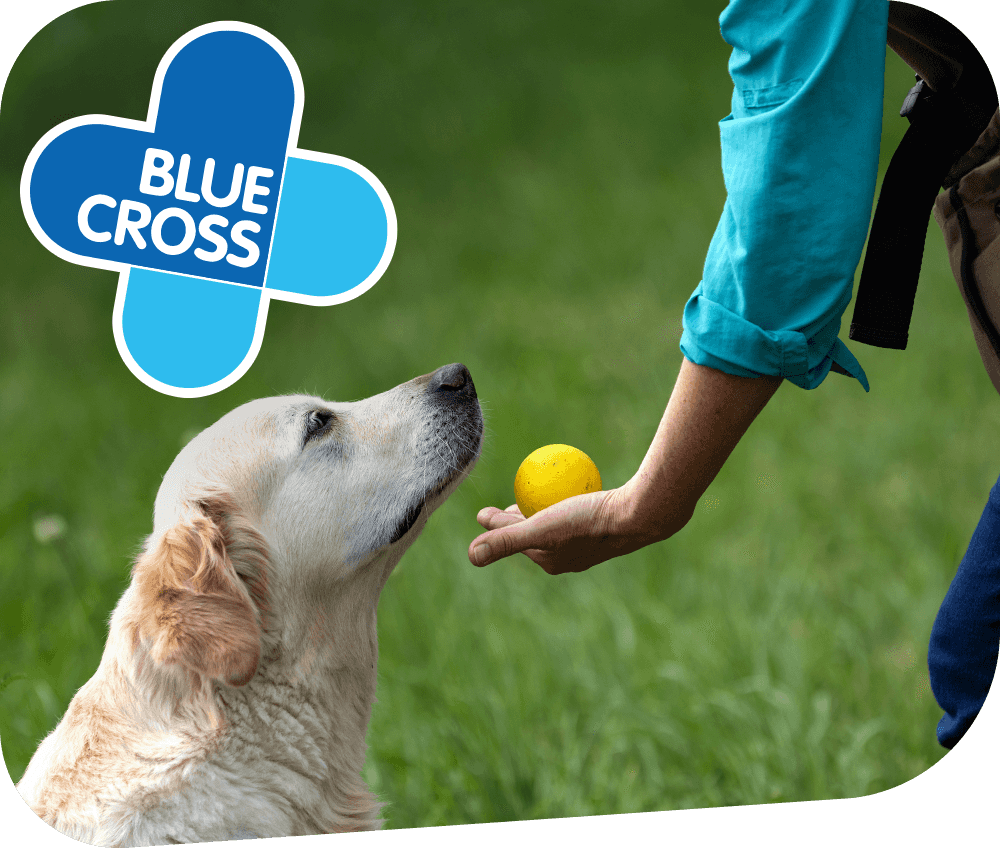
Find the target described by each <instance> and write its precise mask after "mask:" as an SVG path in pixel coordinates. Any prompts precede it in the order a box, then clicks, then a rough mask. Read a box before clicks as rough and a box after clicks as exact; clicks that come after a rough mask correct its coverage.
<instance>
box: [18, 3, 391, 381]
mask: <svg viewBox="0 0 1000 850" xmlns="http://www.w3.org/2000/svg"><path fill="white" fill-rule="evenodd" d="M211 32H244V33H247V34H248V35H253V36H256V37H257V38H259V39H261V40H262V41H265V42H266V43H267V44H269V45H270V46H271V47H272V48H274V50H275V51H276V52H277V53H278V55H279V56H281V58H282V59H283V60H284V62H285V65H286V66H287V67H288V71H289V73H290V74H291V77H292V85H293V87H294V90H295V104H294V106H293V108H292V120H291V125H290V126H289V130H288V147H287V149H286V151H285V162H286V165H287V161H288V157H297V158H299V159H309V160H314V161H316V162H324V163H328V164H330V165H339V166H341V167H342V168H347V169H349V170H351V171H353V172H354V173H355V174H357V175H358V176H360V177H361V178H362V179H364V180H365V181H366V182H367V183H368V184H369V185H370V186H371V187H372V188H373V189H374V190H375V192H376V194H378V196H379V199H380V200H381V201H382V207H383V209H384V210H385V218H386V245H385V250H384V251H383V253H382V258H381V259H380V260H379V263H378V265H377V266H376V267H375V270H374V271H373V272H372V273H371V274H370V275H368V277H367V278H365V279H364V280H363V281H362V282H361V283H359V284H357V285H356V286H354V287H353V288H351V289H349V290H347V291H346V292H340V293H337V294H335V295H328V296H318V295H302V294H300V293H297V292H286V291H283V290H275V289H269V288H268V287H267V271H268V269H269V268H270V263H271V248H272V246H273V242H274V232H275V230H276V229H277V222H278V214H279V212H280V211H281V190H282V188H283V186H284V177H282V186H279V187H278V201H277V207H276V208H275V214H274V223H275V225H274V227H272V229H271V243H270V244H269V245H268V251H267V266H266V267H265V270H264V284H263V286H261V287H259V288H260V290H261V300H260V306H259V309H258V313H257V326H256V328H255V329H254V336H253V342H251V344H250V350H249V351H248V352H247V354H246V357H244V358H243V361H242V362H241V363H240V365H239V366H237V367H236V369H235V370H233V371H232V372H231V373H230V374H229V375H227V376H226V377H225V378H223V379H222V380H220V381H216V382H215V383H214V384H208V385H207V386H204V387H193V388H189V387H172V386H170V385H169V384H164V383H163V382H162V381H158V380H157V379H156V378H154V377H152V376H151V375H149V374H148V373H147V372H146V371H145V370H143V368H142V367H141V366H139V364H138V363H137V362H136V361H135V358H134V357H133V356H132V353H131V352H130V351H129V350H128V346H127V345H126V344H125V336H124V332H123V330H122V313H123V311H124V309H125V294H126V291H127V289H128V277H129V271H130V270H131V269H132V268H139V267H138V266H132V265H128V264H125V263H116V262H113V261H111V260H102V259H97V258H94V257H84V256H81V255H79V254H74V253H73V252H72V251H67V250H66V249H65V248H62V247H60V246H59V245H57V244H56V243H55V242H54V241H52V239H50V238H49V236H48V234H46V233H45V231H44V230H42V228H41V226H40V225H39V224H38V220H37V219H36V218H35V213H34V210H33V209H32V208H31V198H30V194H29V189H30V186H31V174H32V171H33V170H34V167H35V163H36V162H37V160H38V157H39V156H40V155H41V153H42V151H43V150H45V148H46V147H47V146H48V145H49V143H50V142H52V141H53V140H54V139H55V138H56V137H58V136H61V135H62V134H63V133H65V132H67V131H69V130H72V129H73V128H74V127H81V126H84V125H88V124H105V125H109V126H112V127H122V128H124V129H128V130H140V131H142V132H145V133H152V132H154V131H155V130H156V114H157V111H158V109H159V105H160V91H161V88H162V86H163V78H164V76H165V75H166V72H167V68H168V67H170V63H171V62H172V61H173V59H174V57H175V56H176V55H177V54H178V53H179V52H180V51H181V49H182V48H183V47H185V46H186V45H187V44H189V43H190V42H192V41H194V40H195V39H196V38H198V37H199V36H202V35H206V34H207V33H211ZM304 105H305V88H304V86H303V85H302V75H301V73H300V72H299V66H298V65H297V64H296V62H295V59H294V58H293V57H292V54H291V53H290V52H289V51H288V48H287V47H285V45H283V44H282V43H281V42H280V41H278V39H276V38H275V37H274V36H273V35H271V33H269V32H267V31H266V30H263V29H261V28H260V27H255V26H253V25H252V24H245V23H243V22H241V21H216V22H215V23H211V24H205V25H203V26H200V27H196V28H195V29H193V30H191V31H190V32H188V33H185V34H184V35H183V36H181V37H180V38H179V39H177V41H175V42H174V43H173V44H172V45H170V48H169V49H168V50H167V52H166V53H164V54H163V58H162V59H161V60H160V64H159V65H158V66H157V68H156V76H155V77H154V78H153V88H152V91H151V93H150V97H149V112H148V113H147V117H146V120H145V121H135V120H132V119H129V118H118V117H116V116H112V115H81V116H78V117H76V118H70V119H69V120H68V121H63V122H62V123H61V124H58V125H56V126H55V127H53V128H52V129H51V130H49V131H48V132H47V133H46V134H45V135H44V136H42V138H41V139H39V140H38V142H37V143H36V144H35V146H34V147H33V148H32V149H31V153H30V154H28V159H27V160H26V161H25V164H24V170H23V171H22V172H21V208H22V209H23V211H24V216H25V218H26V219H27V222H28V227H30V228H31V232H32V233H34V234H35V237H36V238H37V239H38V241H39V242H41V243H42V244H43V245H44V246H45V247H46V248H48V250H49V251H51V252H52V253H53V254H55V255H56V256H57V257H60V258H62V259H63V260H66V261H67V262H70V263H74V264H76V265H80V266H90V267H91V268H96V269H106V270H108V271H116V272H118V291H117V293H116V294H115V307H114V314H113V319H112V324H113V328H114V335H115V343H116V345H117V346H118V353H119V354H120V355H121V358H122V360H123V361H124V362H125V365H126V366H128V368H129V370H130V371H131V372H132V374H133V375H135V376H136V377H137V378H138V379H139V380H140V381H142V382H143V383H144V384H145V385H146V386H147V387H150V388H151V389H154V390H156V391H158V392H161V393H164V394H165V395H170V396H174V397H176V398H201V397H202V396H207V395H212V394H213V393H217V392H219V391H220V390H224V389H226V387H229V386H232V385H233V384H234V383H236V381H238V380H239V379H240V378H242V377H243V375H245V374H246V372H247V370H248V369H249V368H250V367H251V366H252V365H253V362H254V360H256V359H257V354H258V353H259V352H260V346H261V343H262V342H263V340H264V328H265V325H266V323H267V310H268V305H269V303H270V300H271V299H272V298H275V299H277V300H279V301H291V302H294V303H297V304H310V305H313V306H317V307H327V306H330V305H332V304H343V303H344V302H345V301H350V300H352V299H354V298H357V297H358V296H359V295H362V294H364V293H365V292H367V291H368V290H369V289H371V288H372V287H373V286H374V285H375V284H376V283H377V282H378V280H379V278H381V277H382V275H383V273H384V272H385V270H386V269H387V268H388V267H389V263H390V261H391V260H392V255H393V252H394V251H395V250H396V210H395V208H394V207H393V205H392V200H391V199H390V198H389V193H388V192H387V191H386V188H385V186H383V185H382V183H381V181H380V180H379V179H378V178H377V177H376V176H375V175H374V174H372V173H371V172H370V171H369V170H368V169H367V168H365V167H364V166H363V165H361V164H360V163H357V162H354V160H351V159H347V158H345V157H342V156H335V155H334V154H328V153H321V152H319V151H310V150H303V149H301V148H298V147H296V143H297V142H298V139H299V126H300V123H301V120H302V109H303V107H304ZM151 271H158V270H156V269H153V270H151ZM170 274H177V273H176V272H170ZM181 276H182V277H197V276H196V275H181ZM205 279H206V280H208V279H211V278H205ZM211 280H214V279H211ZM216 282H218V281H216ZM225 282H226V283H229V281H225ZM229 285H231V286H241V285H243V284H234V283H229ZM252 288H254V289H257V288H258V287H252Z"/></svg>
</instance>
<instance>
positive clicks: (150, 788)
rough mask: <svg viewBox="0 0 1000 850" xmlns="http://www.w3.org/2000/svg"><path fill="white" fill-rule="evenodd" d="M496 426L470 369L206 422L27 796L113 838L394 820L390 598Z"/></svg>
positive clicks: (42, 810)
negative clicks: (485, 417)
mask: <svg viewBox="0 0 1000 850" xmlns="http://www.w3.org/2000/svg"><path fill="white" fill-rule="evenodd" d="M466 379H467V380H466ZM314 411H321V412H323V413H320V414H315V413H313V412H314ZM326 412H332V413H333V414H334V418H333V419H332V420H330V422H329V423H328V424H327V425H326V426H325V427H324V428H322V429H321V430H319V431H316V430H315V428H316V425H317V423H319V422H321V421H322V419H323V417H324V416H325V413H326ZM310 429H313V430H312V436H310ZM481 437H482V419H481V414H480V409H479V404H478V401H477V400H476V395H475V390H474V388H473V387H472V381H471V378H468V372H467V371H465V369H464V367H459V366H457V365H453V366H450V367H442V369H440V370H438V371H437V372H436V373H434V374H433V375H425V376H423V377H421V378H417V379H414V380H413V381H410V382H409V383H406V384H402V385H400V386H399V387H396V388H395V389H393V390H390V391H389V392H387V393H383V394H381V395H379V396H375V397H373V398H371V399H367V400H365V401H362V402H356V403H353V404H335V403H329V402H325V401H322V400H321V399H318V398H311V397H307V396H286V397H280V398H271V399H262V400H260V401H254V402H250V403H249V404H245V405H243V406H242V407H239V408H237V409H236V410H234V411H232V412H231V413H229V414H227V415H226V416H224V417H223V418H222V419H221V420H219V421H218V422H217V423H216V424H215V425H213V426H211V427H210V428H208V429H207V430H206V431H204V432H202V433H201V434H200V435H198V436H197V437H196V438H195V439H194V440H192V441H191V443H189V444H188V445H187V446H186V447H185V448H184V449H183V450H182V451H181V453H180V454H179V455H178V456H177V458H176V460H175V461H174V462H173V464H172V465H171V467H170V469H169V470H168V471H167V473H166V475H165V477H164V480H163V483H162V486H161V487H160V490H159V493H158V495H157V498H156V505H155V511H154V527H153V533H152V535H150V537H149V538H148V540H147V542H146V546H145V549H144V551H143V553H142V554H141V555H140V556H139V558H138V559H137V561H136V563H135V565H134V568H133V571H132V582H131V584H130V586H129V587H128V589H127V590H126V591H125V593H124V595H123V596H122V598H121V600H120V602H119V603H118V605H117V607H116V608H115V610H114V613H113V614H112V617H111V622H110V629H109V633H108V640H107V645H106V647H105V651H104V655H103V657H102V659H101V663H100V666H99V668H98V670H97V672H96V673H95V674H94V676H93V677H92V678H91V679H90V681H89V682H87V683H86V684H85V685H84V686H83V687H82V688H81V689H80V691H79V692H78V693H77V694H76V696H75V697H74V698H73V701H72V702H71V703H70V706H69V708H68V710H67V711H66V714H65V716H64V717H63V719H62V721H61V722H60V723H59V725H58V726H57V727H56V729H55V731H53V732H52V733H51V734H50V735H49V736H48V737H46V738H45V740H44V741H43V742H42V743H41V745H40V746H39V748H38V750H37V752H36V753H35V755H34V757H33V758H32V760H31V763H30V764H29V766H28V769H27V771H26V772H25V774H24V777H23V778H22V779H21V781H20V783H18V786H17V787H18V791H19V792H20V794H21V796H22V797H23V798H24V799H25V800H26V801H27V803H28V804H29V805H30V806H31V808H32V809H33V810H34V811H35V812H36V813H37V814H38V815H39V817H41V818H42V819H43V820H45V822H46V823H48V824H50V825H51V826H53V827H55V828H56V829H58V830H59V831H61V832H63V833H65V834H67V835H69V836H72V837H73V838H76V839H79V840H81V841H85V842H87V843H90V844H97V845H102V846H108V847H128V846H148V845H156V844H170V843H177V842H193V841H208V840H220V839H229V838H250V837H269V836H284V835H304V834H313V833H326V832H342V831H351V830H365V829H375V828H378V827H379V826H380V825H381V821H380V819H379V802H378V801H377V800H376V799H375V797H374V796H373V795H372V794H371V792H370V791H369V790H368V788H367V786H366V785H365V783H364V782H363V781H362V779H361V776H360V774H361V770H362V767H363V765H364V760H365V747H366V745H365V734H366V730H367V726H368V721H369V716H370V713H371V706H372V702H373V700H374V698H375V669H376V660H377V656H378V644H377V636H376V625H375V611H376V605H377V603H378V598H379V594H380V592H381V590H382V587H383V586H384V584H385V582H386V580H387V579H388V577H389V574H390V572H391V571H392V569H393V567H394V566H395V565H396V563H397V562H398V561H399V559H400V557H401V556H402V555H403V552H404V551H405V550H406V549H407V547H408V546H409V545H410V544H411V543H412V542H413V541H414V539H415V538H416V537H417V535H419V533H420V532H421V530H422V529H423V527H424V525H425V523H426V521H427V518H428V516H429V515H430V514H431V512H432V511H433V510H434V509H435V508H436V507H438V506H439V505H440V504H441V503H442V502H443V501H444V500H445V499H446V498H447V496H448V495H449V494H450V493H451V492H452V491H453V490H454V488H455V487H457V486H458V483H459V482H460V481H461V479H462V478H463V477H464V476H465V475H466V474H467V472H468V470H469V469H470V468H471V466H472V464H473V463H474V462H475V460H476V458H477V456H478V453H479V448H480V441H481ZM418 509H419V513H416V511H417V510H418ZM414 516H415V520H414ZM410 522H412V525H409V523H410ZM400 534H401V536H399V535H400ZM395 537H398V539H394V538H395Z"/></svg>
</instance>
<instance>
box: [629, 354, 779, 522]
mask: <svg viewBox="0 0 1000 850" xmlns="http://www.w3.org/2000/svg"><path fill="white" fill-rule="evenodd" d="M781 381H782V379H781V378H772V377H762V378H743V377H737V376H735V375H729V374H726V373H725V372H720V371H719V370H717V369H711V368H709V367H707V366H699V365H697V364H696V363H692V362H691V361H690V360H688V359H687V358H685V359H684V361H683V362H682V364H681V369H680V372H679V373H678V375H677V382H676V383H675V384H674V390H673V392H672V393H671V395H670V401H669V402H668V403H667V409H666V411H665V412H664V414H663V418H662V419H661V420H660V425H659V427H658V428H657V429H656V435H655V436H654V437H653V441H652V443H651V444H650V447H649V450H648V451H647V452H646V456H645V458H644V459H643V461H642V463H641V464H640V466H639V469H638V471H637V472H636V474H635V475H634V476H632V478H631V479H630V480H629V481H628V482H627V483H626V484H625V485H623V487H622V488H620V489H621V491H622V495H623V498H622V499H620V500H619V511H620V513H621V516H620V522H621V525H622V528H623V530H627V531H628V532H629V533H633V534H637V535H640V536H642V537H645V538H649V539H650V542H652V541H654V540H663V539H666V538H667V537H669V536H671V535H672V534H674V533H676V532H677V531H679V530H680V529H681V528H683V527H684V525H685V524H686V523H687V521H688V520H689V519H690V518H691V515H692V514H693V513H694V509H695V506H696V505H697V503H698V499H699V498H701V496H702V494H703V493H704V492H705V490H706V489H708V486H709V484H711V483H712V481H713V480H714V479H715V476H716V475H717V474H718V473H719V470H720V469H721V468H722V465H723V464H724V463H725V462H726V459H727V458H728V457H729V455H730V454H731V453H732V451H733V449H734V448H735V447H736V444H737V443H738V442H739V441H740V439H741V438H742V437H743V435H744V434H745V433H746V430H747V428H749V427H750V423H751V422H753V420H754V419H756V417H757V415H758V414H759V413H760V412H761V410H763V409H764V406H765V405H766V404H767V402H768V401H769V400H770V398H771V396H772V395H774V393H775V391H776V390H777V389H778V386H779V385H780V384H781Z"/></svg>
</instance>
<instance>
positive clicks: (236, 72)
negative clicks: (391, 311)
mask: <svg viewBox="0 0 1000 850" xmlns="http://www.w3.org/2000/svg"><path fill="white" fill-rule="evenodd" d="M303 99H304V93H303V87H302V78H301V75H300V74H299V70H298V67H297V65H296V64H295V60H294V59H293V58H292V56H291V54H290V53H289V52H288V50H287V48H285V46H284V45H283V44H281V42H279V41H278V40H277V39H276V38H274V36H272V35H271V34H270V33H267V32H265V31H264V30H261V29H258V28H257V27H252V26H249V25H248V24H242V23H238V22H232V21H229V22H220V23H215V24H208V25H206V26H203V27H199V28H197V29H195V30H192V31H191V32H189V33H188V34H187V35H185V36H183V37H182V38H181V39H179V40H178V41H177V42H175V43H174V44H173V45H172V46H171V48H170V49H169V50H168V51H167V53H166V54H165V55H164V57H163V59H162V60H161V61H160V65H159V67H158V68H157V71H156V77H155V79H154V82H153V90H152V93H151V96H150V103H149V113H148V117H147V120H146V121H134V120H130V119H125V118H114V117H109V116H106V115H85V116H81V117H79V118H74V119H71V120H69V121H66V122H64V123H63V124H60V125H59V126H58V127H55V128H53V129H52V130H50V131H49V132H48V133H46V134H45V136H43V137H42V139H41V140H40V141H39V142H38V144H36V145H35V147H34V149H33V150H32V152H31V154H30V155H29V157H28V160H27V162H26V164H25V167H24V171H23V173H22V176H21V205H22V207H23V209H24V213H25V218H26V219H27V221H28V224H29V226H30V227H31V229H32V231H33V232H34V234H35V235H36V236H37V237H38V239H39V240H40V241H41V242H42V244H43V245H45V246H46V247H47V248H48V249H49V250H50V251H52V252H53V253H55V254H56V255H57V256H59V257H62V258H63V259H65V260H68V261H69V262H73V263H78V264H81V265H87V266H92V267H95V268H103V269H111V270H114V271H117V272H119V283H118V295H117V298H116V300H115V314H114V332H115V341H116V342H117V344H118V350H119V352H120V353H121V355H122V359H123V360H124V361H125V363H126V365H128V367H129V369H131V371H132V372H133V374H134V375H136V377H138V378H139V379H140V380H141V381H143V383H145V384H147V385H148V386H150V387H152V388H154V389H156V390H159V391H160V392H163V393H167V394H169V395H175V396H180V397H188V398H192V397H196V396H203V395H208V394H210V393H213V392H217V391H219V390H221V389H224V388H225V387H227V386H230V385H231V384H232V383H234V382H235V381H236V380H238V379H239V378H240V376H242V375H243V374H244V373H245V372H246V371H247V369H249V368H250V366H251V365H252V363H253V361H254V358H255V357H256V356H257V353H258V351H259V350H260V347H261V342H262V340H263V333H264V326H265V320H266V317H267V305H268V303H269V300H270V299H271V298H277V299H280V300H284V301H295V302H298V303H300V304H314V305H317V306H324V305H330V304H338V303H341V302H344V301H348V300H350V299H352V298H356V297H357V296H358V295H361V294H362V293H363V292H365V291H366V290H367V289H369V288H370V287H371V286H373V285H374V284H375V283H376V282H377V281H378V279H379V278H380V277H381V275H382V274H383V273H384V271H385V269H386V268H387V267H388V265H389V261H390V260H391V259H392V254H393V251H394V250H395V246H396V214H395V211H394V209H393V206H392V201H391V200H390V198H389V194H388V193H387V192H386V190H385V187H384V186H383V185H382V184H381V183H380V182H379V180H378V179H377V178H376V177H375V175H373V174H372V173H371V172H370V171H368V170H367V169H366V168H364V167H363V166H361V165H359V164H358V163H356V162H352V161H351V160H348V159H345V158H343V157H338V156H335V155H332V154H326V153H319V152H316V151H308V150H301V149H299V148H297V147H296V142H297V140H298V133H299V124H300V122H301V118H302V104H303Z"/></svg>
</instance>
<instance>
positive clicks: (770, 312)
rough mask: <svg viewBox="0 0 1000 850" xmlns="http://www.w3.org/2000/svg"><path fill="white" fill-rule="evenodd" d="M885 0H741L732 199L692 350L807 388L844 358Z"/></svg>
mask: <svg viewBox="0 0 1000 850" xmlns="http://www.w3.org/2000/svg"><path fill="white" fill-rule="evenodd" d="M888 13H889V4H888V2H887V0H731V2H730V3H729V5H728V6H727V7H726V10H725V11H724V12H723V13H722V17H721V18H720V19H719V21H720V24H721V29H722V37H723V38H724V39H725V40H726V42H727V43H728V44H730V45H731V46H732V48H733V52H732V56H731V58H730V60H729V73H730V75H731V77H732V79H733V85H734V90H733V101H732V112H731V113H730V114H729V115H728V116H726V117H725V118H724V119H723V120H722V121H721V122H720V124H719V127H720V132H721V138H722V171H723V176H724V177H725V181H726V191H727V193H728V197H727V199H726V204H725V207H724V209H723V212H722V218H721V220H720V221H719V225H718V227H717V229H716V231H715V235H714V236H713V237H712V242H711V245H710V246H709V249H708V256H707V257H706V260H705V270H704V277H703V279H702V281H701V283H700V284H699V286H698V288H697V289H696V290H695V291H694V294H693V295H692V296H691V298H690V299H689V301H688V303H687V305H686V306H685V308H684V333H683V335H682V336H681V351H682V352H683V353H684V355H685V356H686V357H687V358H688V359H689V360H692V361H694V362H695V363H699V364H701V365H704V366H711V367H713V368H715V369H719V370H721V371H723V372H728V373H729V374H732V375H742V376H746V377H759V376H761V375H776V376H781V377H784V378H787V379H788V380H790V381H792V382H793V383H795V384H798V385H799V386H800V387H804V388H805V389H813V388H814V387H817V386H819V384H820V383H821V382H822V381H823V379H824V378H825V377H826V376H827V374H829V372H830V369H831V368H834V366H835V365H836V369H837V371H840V372H845V373H847V374H849V375H852V376H853V377H855V378H857V379H858V380H859V381H860V382H861V384H862V385H863V386H864V388H865V390H867V389H868V379H867V377H866V376H865V373H864V370H863V369H862V368H861V365H860V364H859V363H858V361H857V360H856V359H855V357H854V355H853V354H851V352H850V351H848V349H847V346H845V345H844V343H843V342H841V340H840V339H839V338H838V334H839V333H840V323H841V317H842V316H843V313H844V311H845V310H846V309H847V306H848V304H849V303H850V300H851V291H852V289H853V282H854V271H855V269H856V267H857V265H858V262H859V260H860V258H861V251H862V249H863V247H864V243H865V237H866V235H867V232H868V222H869V218H870V216H871V209H872V199H873V197H874V193H875V180H876V174H877V171H878V154H879V137H880V135H881V130H882V95H883V88H884V85H883V78H884V71H885V50H886V46H885V39H886V26H887V20H888Z"/></svg>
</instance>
